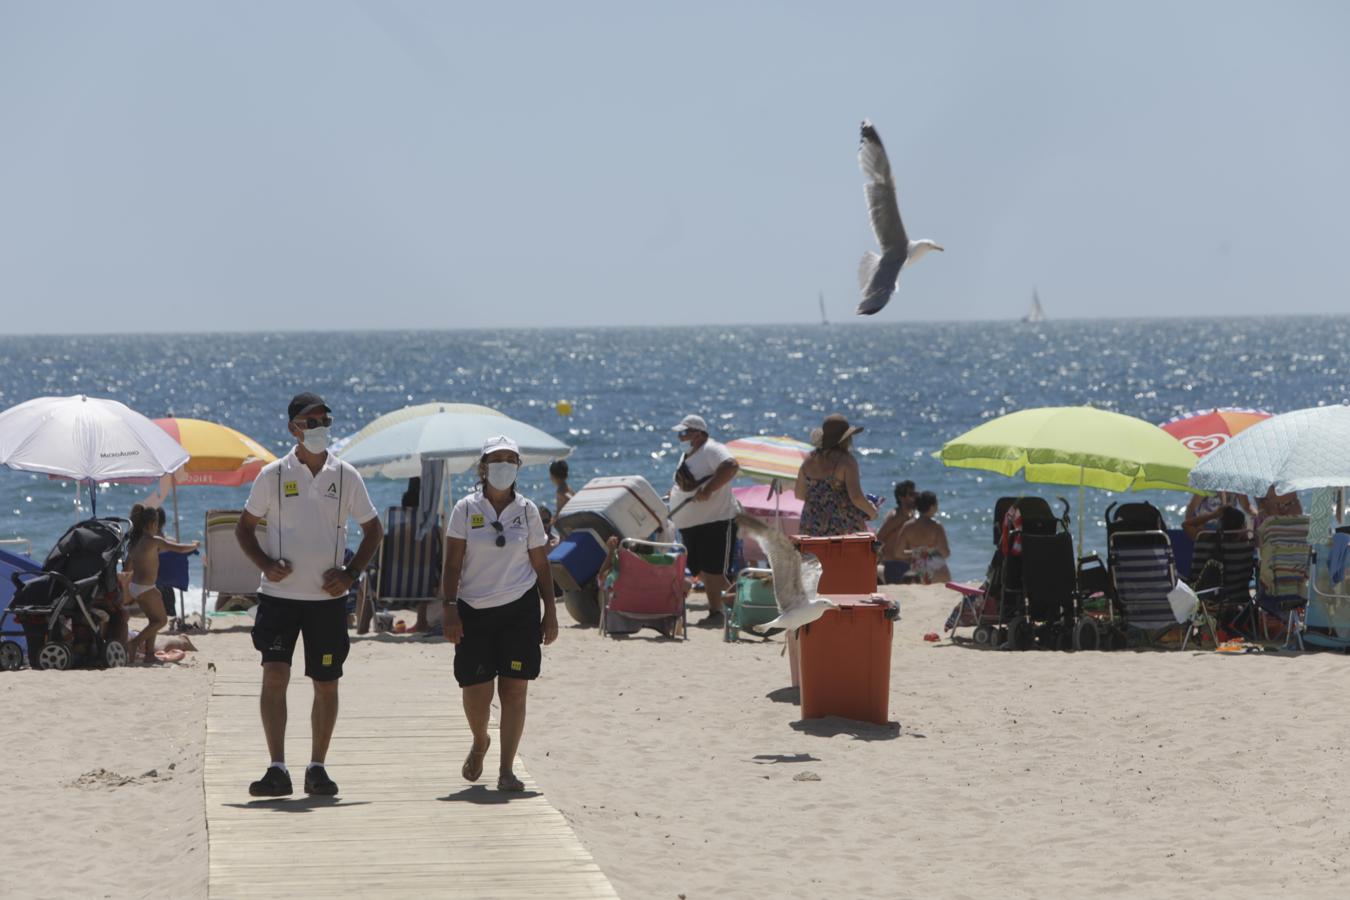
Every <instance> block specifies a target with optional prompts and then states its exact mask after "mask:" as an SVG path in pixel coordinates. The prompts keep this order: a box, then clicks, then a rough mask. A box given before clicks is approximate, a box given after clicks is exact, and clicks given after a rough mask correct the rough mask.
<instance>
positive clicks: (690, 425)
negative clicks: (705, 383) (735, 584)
mask: <svg viewBox="0 0 1350 900" xmlns="http://www.w3.org/2000/svg"><path fill="white" fill-rule="evenodd" d="M674 430H675V431H676V432H677V433H678V434H679V438H680V441H681V442H682V443H686V444H688V445H689V447H688V449H687V450H686V451H685V453H684V456H683V457H681V459H680V466H679V468H677V469H676V470H675V486H676V487H677V488H679V490H680V491H681V492H683V493H684V494H693V499H692V500H690V501H689V502H688V503H687V504H685V506H684V508H683V509H681V510H680V543H682V544H684V546H685V549H686V550H688V551H689V571H690V572H693V573H694V574H695V575H697V576H699V577H700V578H702V579H703V591H704V593H705V594H707V597H708V615H707V617H706V618H704V619H702V620H700V621H698V622H696V623H695V624H696V625H700V626H703V627H705V628H721V627H722V624H723V615H722V607H723V603H724V600H723V594H724V593H725V591H726V589H727V587H728V585H729V584H730V582H729V581H728V580H727V576H728V574H729V572H728V570H729V569H730V568H731V549H732V546H733V545H734V544H735V543H736V507H737V503H736V498H735V496H733V495H732V493H731V481H732V479H733V478H735V477H736V473H737V472H739V471H740V469H741V466H740V463H738V462H736V458H735V457H734V456H732V455H731V451H729V450H727V448H726V447H723V446H722V445H721V444H719V443H718V442H717V441H714V440H712V439H711V438H709V437H708V423H707V422H706V421H704V419H703V417H702V416H696V415H688V416H685V417H684V418H683V419H681V420H680V424H678V425H676V426H675V428H674ZM681 502H683V501H681Z"/></svg>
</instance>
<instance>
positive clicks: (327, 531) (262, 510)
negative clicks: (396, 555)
mask: <svg viewBox="0 0 1350 900" xmlns="http://www.w3.org/2000/svg"><path fill="white" fill-rule="evenodd" d="M286 412H287V417H288V420H289V421H288V429H289V431H290V433H291V436H292V437H294V438H295V442H296V443H295V446H294V447H293V448H292V449H291V452H290V453H288V454H286V455H285V456H283V457H282V458H281V459H279V460H277V461H276V462H273V463H269V464H268V465H266V466H264V467H263V469H262V471H261V472H259V473H258V477H257V479H256V480H255V481H254V482H253V489H252V491H250V492H249V495H248V502H247V503H245V504H244V512H243V515H241V516H240V517H239V524H238V525H237V526H236V527H235V531H234V535H235V538H236V539H237V540H238V541H239V546H240V548H242V549H243V551H244V553H245V555H247V556H248V558H249V559H251V560H252V561H253V563H254V565H256V566H257V567H258V568H259V569H261V570H262V582H261V584H259V586H258V617H257V619H256V621H255V622H254V625H253V646H254V647H256V648H257V649H258V651H259V652H260V653H261V654H262V667H263V680H262V697H261V700H260V703H259V707H260V710H261V713H262V724H263V734H264V735H265V736H266V737H267V750H268V752H269V753H270V754H271V756H272V763H271V765H270V766H268V768H267V772H266V774H264V775H263V777H262V778H261V779H260V780H258V781H255V782H253V783H252V784H251V785H249V789H248V792H249V793H250V794H252V795H253V796H255V797H284V796H286V795H287V794H289V793H291V776H290V772H289V771H288V770H287V768H286V687H287V685H288V684H289V683H290V679H291V657H292V656H293V655H294V653H295V642H296V639H297V638H299V637H300V636H301V635H304V640H305V675H306V676H307V677H308V678H310V679H311V681H312V682H313V684H314V705H313V710H312V712H311V716H310V721H311V723H312V728H313V743H312V750H311V753H310V764H309V767H308V768H307V769H306V770H305V793H307V794H321V795H325V796H332V795H333V794H336V793H337V785H336V784H334V783H333V780H332V779H331V778H329V777H328V772H327V770H326V769H325V768H324V761H325V757H326V756H327V755H328V743H329V741H331V740H332V738H333V727H334V726H335V725H336V724H337V712H338V679H339V678H341V677H342V663H343V660H345V659H346V658H347V650H348V649H349V647H350V639H349V638H348V637H347V594H348V592H349V591H350V590H351V587H352V584H353V583H354V582H355V581H356V579H357V576H358V575H359V574H360V573H361V571H362V570H364V569H365V567H366V563H368V562H370V559H371V557H372V556H374V555H375V551H376V550H377V549H378V548H379V546H380V539H381V538H382V537H383V536H384V529H383V528H382V527H381V525H380V517H379V515H378V514H377V513H376V512H375V507H374V506H372V505H371V502H370V496H369V495H368V494H367V493H366V485H365V482H363V481H362V480H361V476H360V475H359V474H358V473H357V471H356V469H354V468H353V467H352V466H351V465H350V464H348V463H345V462H343V461H342V460H339V459H338V458H337V457H335V456H333V454H331V453H329V452H328V430H329V428H330V427H331V426H332V424H333V419H332V415H331V412H332V411H331V410H330V409H329V408H328V405H327V404H326V403H324V402H323V399H322V398H321V397H319V396H318V395H316V394H311V393H302V394H296V395H295V397H294V398H293V399H292V400H291V402H290V406H289V407H288V408H287V411H286ZM349 518H351V519H355V520H356V521H357V522H358V523H360V525H361V546H360V547H358V548H357V550H356V554H355V555H354V556H353V557H352V559H351V562H350V563H348V564H347V565H345V566H344V565H343V555H344V553H345V552H346V549H347V520H348V519H349ZM263 519H266V520H267V526H266V528H265V530H264V531H263V539H264V540H265V541H266V544H267V546H266V548H264V547H263V546H262V545H260V544H259V543H258V535H257V532H256V531H255V529H256V528H257V527H258V523H259V522H260V521H261V520H263Z"/></svg>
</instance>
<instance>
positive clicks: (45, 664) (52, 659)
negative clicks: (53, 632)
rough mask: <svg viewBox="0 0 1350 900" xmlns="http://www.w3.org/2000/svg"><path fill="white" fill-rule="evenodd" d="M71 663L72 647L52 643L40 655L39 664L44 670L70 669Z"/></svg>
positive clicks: (57, 642)
mask: <svg viewBox="0 0 1350 900" xmlns="http://www.w3.org/2000/svg"><path fill="white" fill-rule="evenodd" d="M70 661H71V653H70V645H68V644H63V643H61V642H60V641H52V642H51V643H50V644H47V645H45V646H44V647H43V648H42V652H41V653H39V654H38V664H39V665H41V666H42V668H44V669H58V670H59V669H69V668H70Z"/></svg>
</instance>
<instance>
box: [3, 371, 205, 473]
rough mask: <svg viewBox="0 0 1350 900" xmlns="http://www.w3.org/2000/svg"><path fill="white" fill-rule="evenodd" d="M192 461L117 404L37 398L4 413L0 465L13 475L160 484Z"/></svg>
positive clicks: (131, 411)
mask: <svg viewBox="0 0 1350 900" xmlns="http://www.w3.org/2000/svg"><path fill="white" fill-rule="evenodd" d="M187 461H188V452H187V450H185V449H183V447H182V445H180V444H179V443H178V442H177V441H175V440H174V439H173V438H171V437H169V435H168V434H166V433H165V431H164V429H162V428H160V427H159V426H158V425H156V424H155V423H154V422H153V421H151V420H150V419H147V418H146V417H145V416H143V415H141V414H140V413H138V412H136V411H135V410H134V409H131V408H130V407H128V406H127V405H126V404H123V403H118V402H117V401H116V400H104V399H100V398H98V397H86V396H84V395H83V394H79V395H76V396H74V397H37V398H35V399H33V400H29V401H27V402H26V403H20V404H19V405H18V406H12V407H10V408H9V409H7V410H5V411H4V412H0V463H3V464H5V465H7V466H9V467H10V468H11V469H21V470H23V471H25V472H42V473H45V474H47V475H57V476H60V477H62V478H74V479H78V480H79V481H87V482H91V483H93V482H99V481H117V480H121V479H128V478H158V477H160V476H161V475H168V474H170V473H171V472H175V471H177V470H178V469H179V468H181V467H182V466H183V465H184V464H185V463H187ZM91 496H92V491H91Z"/></svg>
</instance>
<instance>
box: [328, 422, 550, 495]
mask: <svg viewBox="0 0 1350 900" xmlns="http://www.w3.org/2000/svg"><path fill="white" fill-rule="evenodd" d="M428 406H429V404H428ZM499 434H504V435H506V436H507V437H509V438H510V439H511V440H513V441H515V442H516V444H517V446H519V447H520V461H521V464H522V465H526V466H529V465H537V464H539V463H547V462H551V461H552V460H555V459H561V458H562V457H564V456H567V455H568V454H569V453H571V452H572V448H571V447H569V446H567V445H566V444H564V443H563V442H562V441H560V440H558V439H557V438H555V437H553V436H552V435H549V434H546V433H545V432H543V431H540V430H539V429H538V428H535V427H534V426H533V425H526V424H525V423H524V422H520V421H517V420H516V419H512V418H510V417H508V416H503V415H501V414H496V413H492V412H490V411H489V412H461V411H458V410H456V409H454V407H453V406H452V405H450V404H447V405H446V407H445V409H444V411H430V410H428V411H426V412H425V413H423V414H420V415H417V416H415V417H413V418H409V419H405V420H404V421H401V422H397V423H396V424H393V425H390V426H388V427H386V428H381V429H380V430H377V431H373V432H369V433H365V434H362V433H358V434H357V435H356V436H355V437H354V438H352V440H351V441H349V442H348V443H347V444H346V445H345V446H343V448H342V449H341V450H340V451H338V455H339V456H340V457H342V459H344V460H346V461H347V462H349V463H351V464H352V465H354V466H356V468H357V470H358V471H360V472H361V474H362V475H383V476H384V477H386V478H412V477H413V476H415V475H420V474H421V473H422V462H423V461H424V460H428V461H429V460H444V463H445V470H446V473H447V474H450V475H458V474H460V473H463V472H468V471H470V470H471V469H473V467H474V466H475V465H477V463H478V457H479V455H480V453H481V451H482V449H483V442H484V441H485V440H487V439H488V438H490V437H495V436H496V435H499Z"/></svg>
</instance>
